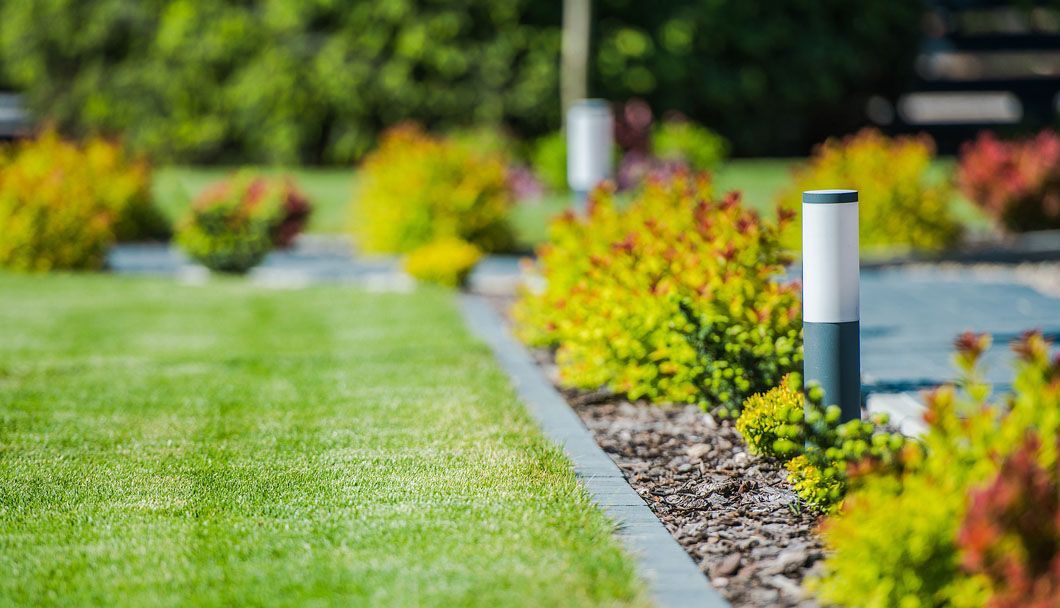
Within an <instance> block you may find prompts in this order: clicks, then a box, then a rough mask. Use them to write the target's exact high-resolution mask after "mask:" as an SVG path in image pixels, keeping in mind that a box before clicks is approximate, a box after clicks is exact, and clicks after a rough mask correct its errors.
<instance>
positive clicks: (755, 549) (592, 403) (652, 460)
mask: <svg viewBox="0 0 1060 608" xmlns="http://www.w3.org/2000/svg"><path fill="white" fill-rule="evenodd" d="M535 357H536V358H537V360H538V363H539V364H541V365H542V366H543V367H544V368H545V370H546V371H547V372H548V375H549V377H551V378H553V379H555V377H556V370H555V366H554V365H553V364H552V361H551V357H550V354H549V353H547V352H545V351H537V352H535ZM560 390H561V392H562V393H563V394H564V396H565V397H566V398H567V401H568V403H570V404H571V406H572V407H573V408H574V411H575V412H577V413H578V415H579V416H580V417H581V419H582V421H583V422H584V423H585V425H586V426H587V427H588V428H589V430H590V431H592V433H593V435H594V436H595V437H596V441H597V443H599V444H600V446H601V447H602V448H603V449H604V451H606V452H607V453H608V455H609V456H611V458H612V459H613V460H614V461H615V463H617V464H618V466H619V468H621V469H622V472H623V473H624V474H625V476H626V479H627V480H628V481H629V483H630V485H632V486H633V489H635V490H636V491H637V493H638V494H640V496H641V497H642V498H643V499H644V500H645V502H647V503H648V505H649V506H650V507H651V509H652V511H654V512H655V514H656V515H657V516H658V517H659V519H660V520H662V522H663V524H665V525H666V528H667V529H668V530H669V531H670V533H671V534H673V536H674V538H675V539H677V541H678V542H679V543H681V546H683V547H684V548H685V550H686V551H687V552H688V554H689V555H691V556H692V559H693V560H695V562H696V563H697V564H698V565H699V568H700V570H702V571H703V572H704V573H705V574H706V575H707V576H708V577H709V578H710V581H711V583H712V584H713V585H714V587H715V588H716V589H718V590H719V591H720V592H721V593H722V595H724V596H725V599H727V600H728V601H729V602H731V603H732V605H733V606H734V607H741V606H780V607H786V606H800V607H808V606H816V605H817V604H816V603H815V602H814V601H813V599H812V598H811V597H809V594H808V593H806V592H805V591H804V590H803V589H802V582H803V580H804V579H805V577H806V576H807V574H809V573H810V572H811V571H812V570H813V568H814V565H815V564H817V563H818V562H819V561H820V560H821V559H822V558H823V557H824V551H823V548H822V545H821V543H820V541H819V540H818V538H817V535H816V532H815V528H816V527H817V524H818V518H817V517H816V516H814V515H813V514H811V513H809V512H806V511H803V510H802V509H800V508H799V505H800V503H799V500H798V498H797V497H796V496H795V494H794V492H792V490H791V488H790V486H789V485H788V484H787V481H786V480H785V479H786V473H785V471H784V470H783V468H782V467H781V466H780V465H778V464H777V463H775V462H772V461H769V460H766V459H762V458H758V457H754V456H751V455H750V454H749V453H748V452H747V448H746V446H745V445H744V443H743V439H742V438H741V437H740V434H739V433H738V432H737V431H736V429H735V428H734V427H733V425H732V424H731V423H730V422H727V421H721V422H718V421H716V420H715V419H714V418H713V417H712V416H710V415H709V414H706V413H704V412H703V411H702V410H700V409H699V408H697V407H695V406H684V407H680V406H659V405H651V404H649V403H645V402H636V403H631V402H629V401H627V400H625V399H622V398H619V397H616V396H614V395H610V394H607V393H602V392H598V393H586V392H578V391H571V390H565V389H560Z"/></svg>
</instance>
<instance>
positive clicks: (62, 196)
mask: <svg viewBox="0 0 1060 608" xmlns="http://www.w3.org/2000/svg"><path fill="white" fill-rule="evenodd" d="M166 231H167V227H166V226H165V222H164V220H162V219H161V216H160V215H159V214H158V212H157V211H156V210H155V209H154V207H152V205H151V202H150V170H149V167H148V166H147V164H146V163H144V162H142V161H137V160H130V159H129V158H128V157H126V155H125V153H124V152H123V150H122V148H121V147H120V146H119V145H118V144H116V143H113V142H109V141H106V140H103V139H93V140H89V141H87V142H85V143H83V144H77V143H74V142H70V141H65V140H63V139H61V138H60V137H59V136H58V135H57V134H56V133H54V132H53V131H46V132H44V133H43V134H41V135H40V136H39V137H38V138H36V139H32V140H27V141H25V142H21V143H19V144H15V145H13V146H11V147H10V148H8V149H7V150H4V151H3V153H2V154H0V265H3V266H6V267H8V268H13V269H16V270H24V271H46V270H58V269H94V268H99V267H100V266H101V265H102V264H103V258H104V255H105V253H106V250H107V248H108V247H109V246H110V245H111V244H112V243H113V241H114V240H115V239H116V238H118V239H121V238H141V237H154V236H163V235H164V234H165V232H166Z"/></svg>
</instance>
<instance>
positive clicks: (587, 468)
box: [460, 295, 729, 608]
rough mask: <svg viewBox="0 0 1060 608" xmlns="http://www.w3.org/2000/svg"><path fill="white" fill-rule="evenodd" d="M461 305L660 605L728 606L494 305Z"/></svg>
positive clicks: (467, 301) (470, 298)
mask: <svg viewBox="0 0 1060 608" xmlns="http://www.w3.org/2000/svg"><path fill="white" fill-rule="evenodd" d="M460 309H461V312H462V313H463V316H464V319H465V321H466V322H467V325H468V327H469V328H470V329H471V331H472V333H473V334H474V335H475V336H477V337H478V338H479V339H481V340H482V341H483V342H485V343H486V344H487V345H488V346H489V347H490V349H491V350H492V351H493V353H494V355H495V356H496V358H497V360H498V361H499V362H500V364H501V367H502V368H503V369H504V371H505V372H506V373H507V374H508V377H509V378H510V379H511V381H512V384H513V385H514V386H515V389H516V392H517V393H518V395H519V398H520V399H521V400H522V401H523V403H525V404H526V407H527V409H529V411H530V413H531V414H532V415H533V416H534V418H535V419H536V420H537V422H538V425H539V426H540V427H541V430H542V431H543V432H544V434H545V436H546V437H548V438H549V439H550V440H552V441H553V442H555V443H557V444H559V446H560V447H562V448H563V450H564V452H566V454H567V456H568V457H569V458H570V459H571V460H572V461H573V462H574V472H575V474H576V475H577V476H578V479H579V480H580V481H581V483H582V484H583V485H584V486H585V488H586V489H587V490H588V491H589V494H590V495H591V496H592V498H593V501H594V502H595V503H596V504H598V505H599V506H600V508H602V509H603V510H604V512H605V513H606V514H607V515H608V516H609V517H610V518H611V519H613V520H614V521H615V522H616V524H617V525H618V529H617V530H616V532H615V534H616V536H617V537H618V538H619V540H620V541H622V542H623V543H624V544H625V546H626V547H627V549H628V550H629V551H630V552H631V553H632V554H633V556H634V558H635V559H636V562H637V570H638V573H639V574H640V576H641V577H642V578H643V579H644V581H645V582H646V583H647V585H648V589H649V592H650V594H651V597H652V599H653V600H654V602H655V603H656V605H658V606H660V607H674V608H677V607H685V606H688V607H692V606H697V607H701V608H724V607H727V606H728V605H729V604H728V602H726V601H725V600H724V599H723V598H722V597H721V595H720V594H719V593H718V592H717V591H715V590H714V588H713V587H711V586H710V582H709V581H708V580H707V577H706V576H705V575H704V574H703V573H702V572H700V571H699V568H697V567H696V565H695V563H694V562H693V561H692V558H690V557H689V556H688V554H687V553H685V550H684V549H682V548H681V545H679V544H678V543H677V541H676V540H674V538H673V536H671V535H670V532H669V531H668V530H667V529H666V527H665V526H663V524H662V522H661V521H659V518H658V517H656V516H655V514H654V513H653V512H652V511H651V509H650V508H648V505H646V504H645V503H644V500H643V499H641V497H640V496H639V495H638V494H637V493H636V491H634V490H633V488H632V487H630V485H629V483H628V482H626V478H625V477H624V476H623V475H622V471H621V470H619V468H618V466H617V465H616V464H615V463H614V462H613V461H612V460H611V458H610V457H608V456H607V454H606V453H604V451H603V450H602V449H600V446H598V445H597V444H596V440H595V439H594V438H593V436H592V434H591V433H590V432H589V430H588V429H586V428H585V426H584V425H583V424H582V422H581V419H579V418H578V416H577V414H575V413H574V411H573V410H572V409H571V408H570V406H569V405H568V404H567V402H566V400H564V398H563V396H562V395H560V394H559V392H558V391H557V390H556V389H555V387H553V386H552V383H551V382H549V380H548V378H546V377H545V375H544V374H543V373H542V372H541V369H540V368H539V367H538V366H537V364H536V363H535V362H534V360H533V358H532V357H531V356H530V353H529V352H527V351H526V349H525V348H524V347H523V346H522V344H520V343H519V342H518V341H516V340H515V338H514V337H512V335H511V333H510V332H509V331H508V329H507V327H506V326H505V324H504V321H503V320H502V319H501V317H500V315H499V314H498V313H497V312H496V311H495V310H494V309H493V308H492V306H491V305H490V303H489V302H487V301H486V300H485V299H484V298H483V297H482V296H475V295H463V296H462V297H461V300H460Z"/></svg>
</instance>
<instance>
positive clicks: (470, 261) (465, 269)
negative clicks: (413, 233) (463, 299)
mask: <svg viewBox="0 0 1060 608" xmlns="http://www.w3.org/2000/svg"><path fill="white" fill-rule="evenodd" d="M481 258H482V251H481V250H479V248H478V247H475V246H474V245H472V244H471V243H468V242H467V241H461V240H460V239H457V238H452V237H443V238H441V239H438V240H436V241H432V242H430V243H427V244H426V245H423V246H422V247H417V248H416V249H413V250H412V251H411V252H409V254H408V255H406V256H405V260H404V264H403V265H404V267H405V272H407V273H409V274H410V275H412V276H413V277H414V278H416V279H418V280H420V281H426V282H428V283H437V284H439V285H444V286H446V287H460V286H462V285H463V284H464V282H465V281H466V280H467V276H468V275H469V274H470V273H471V269H472V268H474V267H475V264H477V263H478V261H479V260H480V259H481Z"/></svg>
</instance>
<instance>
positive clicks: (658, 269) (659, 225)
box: [513, 172, 802, 415]
mask: <svg viewBox="0 0 1060 608" xmlns="http://www.w3.org/2000/svg"><path fill="white" fill-rule="evenodd" d="M785 221H787V220H786V219H784V218H782V219H781V223H783V222H785ZM787 261H788V258H787V257H786V254H785V253H784V251H783V249H782V248H781V247H780V246H779V243H778V225H777V224H774V223H771V222H768V221H764V220H762V219H761V218H759V217H758V215H757V214H756V213H754V212H753V211H750V210H748V209H746V208H744V207H743V206H742V205H741V204H740V201H739V196H738V195H737V194H730V195H728V196H726V197H725V198H723V199H721V200H717V199H715V198H714V197H713V196H712V193H711V188H710V183H709V179H708V178H707V177H706V176H705V175H693V174H689V173H687V172H683V173H679V174H677V175H676V176H675V177H674V178H672V179H670V180H667V181H654V180H653V181H649V182H648V183H647V184H646V185H645V188H644V190H643V191H642V192H641V193H639V194H638V196H637V197H636V198H635V199H634V200H633V201H632V203H631V204H630V206H629V207H628V208H626V209H622V210H620V209H618V208H617V207H616V205H615V200H614V196H613V192H612V191H610V190H607V189H597V191H596V192H594V193H593V195H592V198H591V200H590V204H589V212H588V216H587V217H584V218H582V217H575V216H574V215H572V214H567V215H564V216H561V217H560V218H558V219H557V220H555V221H554V222H553V224H552V225H551V227H550V236H549V242H548V243H547V244H545V245H543V246H542V247H541V248H540V249H539V250H538V263H539V268H540V272H541V275H542V278H543V280H544V288H543V290H541V291H539V292H536V293H535V292H533V291H530V290H524V291H523V292H522V294H521V296H520V299H519V302H518V303H517V304H516V307H515V309H514V310H513V314H514V316H515V319H516V322H517V325H518V333H519V335H520V336H521V337H522V339H524V340H525V341H527V342H529V343H530V344H533V345H538V346H554V347H557V349H558V350H557V352H556V360H557V363H558V365H559V372H560V377H561V380H562V381H563V382H564V383H565V384H568V385H570V386H575V387H582V388H597V387H600V386H607V387H609V388H610V389H612V390H615V391H618V392H621V393H624V394H627V395H629V396H630V397H631V398H634V399H636V398H642V397H643V398H647V399H651V400H653V401H671V402H687V403H699V404H702V405H704V406H710V407H715V406H718V407H719V408H720V410H719V412H720V413H722V414H723V415H727V414H729V413H730V412H732V411H735V410H736V409H738V408H739V406H740V404H741V403H742V402H743V399H744V398H745V397H746V396H748V395H750V394H751V393H754V392H757V391H762V390H765V389H767V388H769V387H772V386H775V385H776V384H777V383H778V382H779V381H780V378H781V377H782V376H783V375H784V374H786V373H788V372H790V371H793V370H795V369H797V368H798V367H799V366H800V365H801V361H802V342H801V339H800V333H799V330H800V315H799V312H800V311H799V302H798V288H797V286H794V285H790V284H784V283H781V282H780V281H777V280H776V279H777V278H778V277H779V276H780V275H781V274H782V273H783V271H784V264H785V263H786V262H787Z"/></svg>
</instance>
